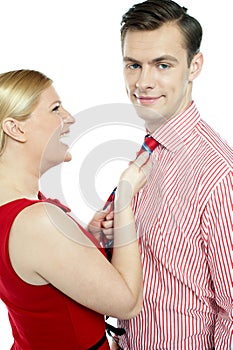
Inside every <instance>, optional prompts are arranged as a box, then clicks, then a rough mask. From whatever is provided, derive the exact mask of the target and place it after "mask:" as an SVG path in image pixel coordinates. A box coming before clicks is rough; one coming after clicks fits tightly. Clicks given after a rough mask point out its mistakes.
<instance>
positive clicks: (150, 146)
mask: <svg viewBox="0 0 233 350" xmlns="http://www.w3.org/2000/svg"><path fill="white" fill-rule="evenodd" d="M158 144H159V143H158V142H157V141H156V140H155V139H154V138H153V137H152V136H150V135H149V134H147V135H146V136H145V139H144V142H143V144H142V147H141V149H140V150H139V152H138V153H137V156H139V155H140V154H142V153H143V152H145V151H146V152H148V153H149V154H151V153H152V152H153V151H154V150H155V148H156V147H157V146H158Z"/></svg>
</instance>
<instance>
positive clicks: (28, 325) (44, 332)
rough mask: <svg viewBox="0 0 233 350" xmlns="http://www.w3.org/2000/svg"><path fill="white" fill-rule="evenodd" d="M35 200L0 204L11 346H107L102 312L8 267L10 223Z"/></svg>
mask: <svg viewBox="0 0 233 350" xmlns="http://www.w3.org/2000/svg"><path fill="white" fill-rule="evenodd" d="M37 202H39V201H38V200H28V199H18V200H15V201H12V202H9V203H7V204H5V205H2V206H0V298H1V299H2V301H3V302H4V303H5V304H6V306H7V308H8V313H9V320H10V323H11V327H12V333H13V337H14V344H13V346H12V350H29V349H30V350H53V349H54V350H79V349H80V350H87V349H92V350H96V349H100V350H109V345H108V341H107V339H106V335H105V322H104V317H103V315H100V314H98V313H96V312H94V311H92V310H89V309H87V308H85V307H84V306H82V305H80V304H78V303H77V302H75V301H74V300H72V299H71V298H69V297H67V296H66V295H65V294H63V293H62V292H60V291H59V290H58V289H56V288H55V287H53V286H52V285H50V284H48V285H44V286H33V285H30V284H28V283H25V282H24V281H23V280H22V279H20V278H19V277H18V275H17V274H16V273H15V271H14V269H13V268H12V265H11V262H10V259H9V252H8V241H9V233H10V229H11V226H12V223H13V221H14V219H15V217H16V216H17V214H18V213H19V212H20V211H21V210H23V209H24V208H26V207H27V206H29V205H32V204H34V203H37ZM86 234H87V235H88V237H89V236H90V235H89V234H88V232H86ZM90 239H92V241H93V238H91V237H90ZM103 254H104V252H103ZM77 263H78V261H77ZM90 288H91V286H90ZM97 344H98V345H97Z"/></svg>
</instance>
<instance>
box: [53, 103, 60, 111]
mask: <svg viewBox="0 0 233 350" xmlns="http://www.w3.org/2000/svg"><path fill="white" fill-rule="evenodd" d="M60 107H61V105H60V104H59V105H56V106H55V107H54V108H53V109H52V111H53V112H58V111H59V109H60Z"/></svg>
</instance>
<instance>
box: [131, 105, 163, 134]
mask: <svg viewBox="0 0 233 350" xmlns="http://www.w3.org/2000/svg"><path fill="white" fill-rule="evenodd" d="M134 106H135V109H136V112H137V114H138V116H139V117H140V118H141V119H143V120H144V121H145V126H146V128H148V129H149V130H150V131H155V130H157V129H159V128H160V127H161V126H162V125H163V124H164V123H166V118H165V117H164V116H162V115H161V114H160V113H158V112H157V111H155V110H153V109H152V108H149V107H144V106H141V105H136V104H135V105H134ZM151 128H152V129H153V130H151Z"/></svg>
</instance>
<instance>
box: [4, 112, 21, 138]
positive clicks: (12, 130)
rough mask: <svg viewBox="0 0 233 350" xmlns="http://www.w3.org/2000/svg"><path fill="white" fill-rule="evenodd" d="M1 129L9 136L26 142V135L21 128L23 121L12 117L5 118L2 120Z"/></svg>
mask: <svg viewBox="0 0 233 350" xmlns="http://www.w3.org/2000/svg"><path fill="white" fill-rule="evenodd" d="M2 129H3V131H4V132H5V134H7V135H8V136H9V137H10V138H12V139H14V140H16V141H19V142H26V136H25V132H24V128H23V123H22V122H21V121H19V120H17V119H14V118H6V119H4V120H3V122H2Z"/></svg>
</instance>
